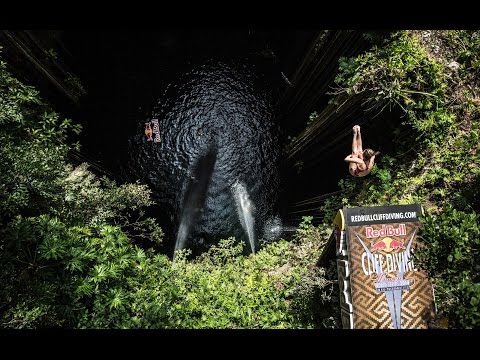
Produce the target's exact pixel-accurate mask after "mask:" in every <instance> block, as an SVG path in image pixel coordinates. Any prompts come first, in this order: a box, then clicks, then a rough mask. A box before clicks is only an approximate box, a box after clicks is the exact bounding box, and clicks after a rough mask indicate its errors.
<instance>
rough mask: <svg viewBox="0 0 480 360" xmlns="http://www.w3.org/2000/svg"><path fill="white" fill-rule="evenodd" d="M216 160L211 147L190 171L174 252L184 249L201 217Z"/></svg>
mask: <svg viewBox="0 0 480 360" xmlns="http://www.w3.org/2000/svg"><path fill="white" fill-rule="evenodd" d="M216 160H217V149H216V147H214V146H213V145H212V147H211V148H210V149H209V151H208V152H207V154H206V155H205V156H200V157H199V159H198V161H197V163H196V164H195V167H194V168H193V170H192V171H191V175H190V179H189V180H187V181H186V183H187V190H186V192H185V198H184V201H183V206H182V209H183V211H182V215H181V220H180V226H179V229H178V233H177V241H176V243H175V251H177V250H180V249H183V248H184V247H185V242H186V240H187V238H188V235H189V233H190V228H191V227H192V226H195V224H196V223H197V221H198V220H199V218H200V217H201V213H202V212H203V207H204V205H205V200H206V198H207V190H208V186H209V184H210V179H211V177H212V173H213V168H214V166H215V161H216Z"/></svg>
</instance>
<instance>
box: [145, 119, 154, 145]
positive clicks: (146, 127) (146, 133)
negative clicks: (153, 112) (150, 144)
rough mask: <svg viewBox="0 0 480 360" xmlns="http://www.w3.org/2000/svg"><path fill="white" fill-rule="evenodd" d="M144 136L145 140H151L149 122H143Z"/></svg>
mask: <svg viewBox="0 0 480 360" xmlns="http://www.w3.org/2000/svg"><path fill="white" fill-rule="evenodd" d="M145 136H146V137H147V141H152V140H153V137H152V128H151V126H150V122H146V123H145Z"/></svg>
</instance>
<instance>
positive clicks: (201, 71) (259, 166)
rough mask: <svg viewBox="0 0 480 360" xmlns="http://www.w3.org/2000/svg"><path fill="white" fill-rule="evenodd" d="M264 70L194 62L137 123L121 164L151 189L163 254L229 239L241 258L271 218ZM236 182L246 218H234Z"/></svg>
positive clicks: (273, 144) (271, 150) (243, 63)
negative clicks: (151, 136) (163, 234)
mask: <svg viewBox="0 0 480 360" xmlns="http://www.w3.org/2000/svg"><path fill="white" fill-rule="evenodd" d="M264 70H265V69H261V67H260V66H259V65H258V64H257V63H255V62H254V61H250V60H248V59H237V60H228V59H222V60H218V59H217V60H212V59H209V60H207V61H204V62H201V63H200V64H198V65H197V66H194V67H193V68H192V69H191V70H190V71H188V72H186V73H184V74H183V75H182V76H180V77H179V78H178V79H176V80H175V81H174V82H172V83H170V84H169V85H168V86H166V87H165V89H164V91H163V94H162V95H161V96H160V97H159V98H158V101H157V102H156V104H155V105H154V106H152V110H151V111H150V112H149V113H148V115H147V116H146V117H145V118H143V119H137V129H136V135H134V136H132V137H131V138H130V140H129V151H128V153H129V157H130V160H129V162H128V167H129V168H130V171H131V173H132V174H133V175H134V177H135V178H138V179H141V181H142V182H145V183H147V184H148V185H149V187H150V188H151V189H152V190H153V199H154V201H155V202H156V203H157V204H158V208H159V209H160V213H159V214H155V216H156V217H157V218H162V219H164V220H165V219H166V220H167V221H164V223H163V226H164V227H165V228H170V229H174V231H172V233H171V234H170V235H169V236H168V239H166V242H167V243H169V244H170V246H171V248H170V249H171V250H169V249H168V248H167V252H169V253H173V252H174V247H175V248H184V247H186V248H189V249H191V250H192V252H193V254H199V253H201V252H203V251H205V250H206V249H208V248H209V247H210V246H211V245H214V244H216V243H218V240H220V239H224V238H227V237H230V236H234V237H235V238H236V239H237V240H239V241H242V242H243V243H244V244H245V252H246V253H248V252H250V251H251V250H252V248H254V247H255V244H253V245H252V241H255V240H252V239H256V238H259V237H260V236H261V234H262V231H263V227H264V223H265V221H266V220H268V219H269V218H271V217H273V216H277V215H278V197H279V193H278V192H279V181H280V180H279V174H278V170H277V169H278V161H279V158H280V148H279V144H278V135H277V133H278V131H277V128H276V125H275V119H274V117H275V101H276V98H275V96H274V95H273V94H272V82H271V79H270V78H269V76H267V74H268V72H265V71H264ZM154 119H155V120H156V121H155V123H157V121H158V132H159V141H158V142H154V141H148V140H147V138H146V136H145V123H146V122H152V121H153V120H154ZM237 183H240V184H242V186H243V187H244V190H245V191H244V192H245V193H246V194H248V202H249V203H250V204H252V210H253V205H254V210H255V212H254V215H252V214H250V215H251V216H239V212H238V207H237V201H236V197H235V194H234V192H233V189H234V188H235V184H237ZM242 214H243V215H245V214H246V213H242ZM253 216H254V219H253ZM245 220H247V221H246V222H245Z"/></svg>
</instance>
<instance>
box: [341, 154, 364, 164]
mask: <svg viewBox="0 0 480 360" xmlns="http://www.w3.org/2000/svg"><path fill="white" fill-rule="evenodd" d="M344 161H346V162H351V163H357V164H365V162H364V161H363V160H362V159H359V158H357V157H353V156H352V155H348V156H347V157H346V158H345V159H344Z"/></svg>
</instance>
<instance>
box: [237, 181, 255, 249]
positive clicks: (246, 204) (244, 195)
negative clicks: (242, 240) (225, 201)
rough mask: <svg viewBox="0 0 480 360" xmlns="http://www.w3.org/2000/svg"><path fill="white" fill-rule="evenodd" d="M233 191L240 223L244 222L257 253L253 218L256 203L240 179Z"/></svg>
mask: <svg viewBox="0 0 480 360" xmlns="http://www.w3.org/2000/svg"><path fill="white" fill-rule="evenodd" d="M232 191H233V197H234V199H235V204H236V206H237V213H238V217H239V219H240V223H241V224H242V227H243V230H245V232H246V233H247V235H248V241H249V242H250V247H251V249H252V253H254V254H255V232H254V226H255V219H254V218H253V211H254V205H253V203H252V201H251V200H250V197H249V195H248V192H247V190H246V189H245V186H244V185H242V184H241V183H239V182H238V181H237V182H235V184H233V186H232Z"/></svg>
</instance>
